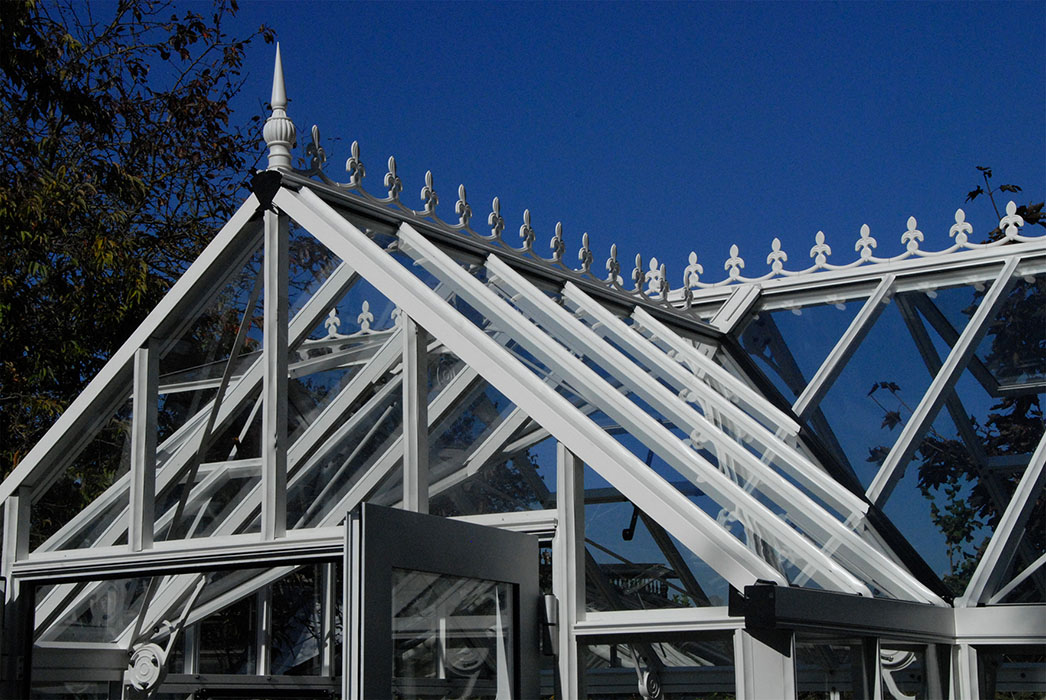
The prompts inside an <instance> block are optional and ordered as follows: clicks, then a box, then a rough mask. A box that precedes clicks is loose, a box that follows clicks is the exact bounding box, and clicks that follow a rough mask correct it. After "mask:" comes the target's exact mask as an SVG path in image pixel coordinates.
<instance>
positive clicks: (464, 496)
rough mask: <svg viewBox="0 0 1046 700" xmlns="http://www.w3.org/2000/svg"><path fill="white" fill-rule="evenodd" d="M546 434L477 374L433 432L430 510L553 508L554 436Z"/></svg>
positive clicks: (467, 512)
mask: <svg viewBox="0 0 1046 700" xmlns="http://www.w3.org/2000/svg"><path fill="white" fill-rule="evenodd" d="M430 418H431V414H430ZM547 435H548V434H547V432H545V431H543V430H541V429H540V428H539V427H538V426H537V425H536V424H534V423H533V422H532V421H530V419H529V418H528V417H527V416H526V415H525V414H523V413H522V412H521V411H518V410H517V409H516V406H515V404H513V403H512V402H511V401H509V400H508V399H507V398H505V396H504V395H502V394H501V393H500V392H499V391H497V390H496V389H495V388H494V387H493V386H491V385H490V384H489V383H488V382H486V381H483V380H478V381H477V382H476V384H475V386H474V387H473V388H472V389H471V390H470V391H469V393H468V394H466V395H464V396H463V397H462V399H461V400H460V401H459V402H458V405H457V406H455V408H454V410H452V411H451V412H449V413H448V414H447V415H446V417H445V418H444V419H442V420H440V421H439V422H438V423H437V424H436V425H435V426H433V428H432V430H431V432H430V434H429V445H430V450H429V474H430V484H431V486H430V491H429V496H430V499H431V500H430V505H429V512H430V513H433V514H435V515H443V516H447V517H450V516H458V515H475V514H480V513H506V512H513V511H522V510H534V509H542V508H554V507H555V488H556V471H555V470H556V454H555V442H554V440H551V439H549V438H547ZM542 436H545V437H544V438H542ZM477 455H488V456H486V457H485V458H481V457H479V456H477Z"/></svg>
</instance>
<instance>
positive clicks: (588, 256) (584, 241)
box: [577, 231, 592, 272]
mask: <svg viewBox="0 0 1046 700" xmlns="http://www.w3.org/2000/svg"><path fill="white" fill-rule="evenodd" d="M577 260H578V262H579V263H581V272H588V271H589V270H591V269H592V249H591V248H589V247H588V232H587V231H586V232H585V233H583V234H581V250H579V251H578V252H577Z"/></svg>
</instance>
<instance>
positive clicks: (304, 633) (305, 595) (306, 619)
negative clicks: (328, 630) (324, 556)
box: [269, 564, 342, 676]
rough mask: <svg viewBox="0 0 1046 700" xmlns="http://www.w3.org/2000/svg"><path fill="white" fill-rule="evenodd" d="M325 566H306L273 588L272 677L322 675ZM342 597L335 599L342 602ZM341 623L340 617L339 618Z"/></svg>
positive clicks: (270, 648) (276, 583) (270, 652)
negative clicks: (278, 675)
mask: <svg viewBox="0 0 1046 700" xmlns="http://www.w3.org/2000/svg"><path fill="white" fill-rule="evenodd" d="M323 567H324V565H323V564H314V565H311V566H303V567H301V568H300V569H297V570H296V571H294V572H293V573H291V574H289V575H287V576H284V577H283V578H281V579H280V580H279V581H277V582H275V583H274V584H272V587H271V590H272V626H271V629H272V640H271V641H270V645H269V654H270V669H271V671H272V673H282V674H286V675H289V676H310V675H312V676H316V675H319V674H320V673H322V652H323V644H324V633H323V604H324V601H323V585H322V584H323V573H322V569H323ZM341 599H342V596H341V595H340V592H339V595H336V596H335V600H338V601H340V600H341ZM338 619H340V615H339V616H338Z"/></svg>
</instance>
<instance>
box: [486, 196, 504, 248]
mask: <svg viewBox="0 0 1046 700" xmlns="http://www.w3.org/2000/svg"><path fill="white" fill-rule="evenodd" d="M487 225H488V226H490V235H491V236H493V237H494V238H495V239H496V240H500V239H501V234H502V232H503V231H504V230H505V219H504V218H503V217H502V216H501V200H500V199H498V198H497V197H495V198H494V199H493V201H491V203H490V214H489V215H488V216H487Z"/></svg>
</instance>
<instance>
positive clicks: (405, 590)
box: [392, 569, 515, 700]
mask: <svg viewBox="0 0 1046 700" xmlns="http://www.w3.org/2000/svg"><path fill="white" fill-rule="evenodd" d="M514 610H515V608H514V603H513V587H512V586H511V585H509V584H505V583H497V582H494V581H481V580H478V579H472V578H463V577H458V576H448V575H441V574H431V573H426V572H422V571H408V570H406V569H393V572H392V635H393V657H392V675H393V697H396V698H418V699H421V698H449V697H468V698H476V699H482V698H490V699H491V700H493V699H494V698H500V697H508V695H507V694H506V693H507V692H509V689H510V688H512V686H513V674H514V673H515V670H514V668H513V667H512V665H511V661H510V660H511V659H513V658H514V655H515V650H514V649H513V644H514V642H513V640H514V637H515V634H514V631H513V627H512V626H513V617H514V614H515V612H514Z"/></svg>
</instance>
